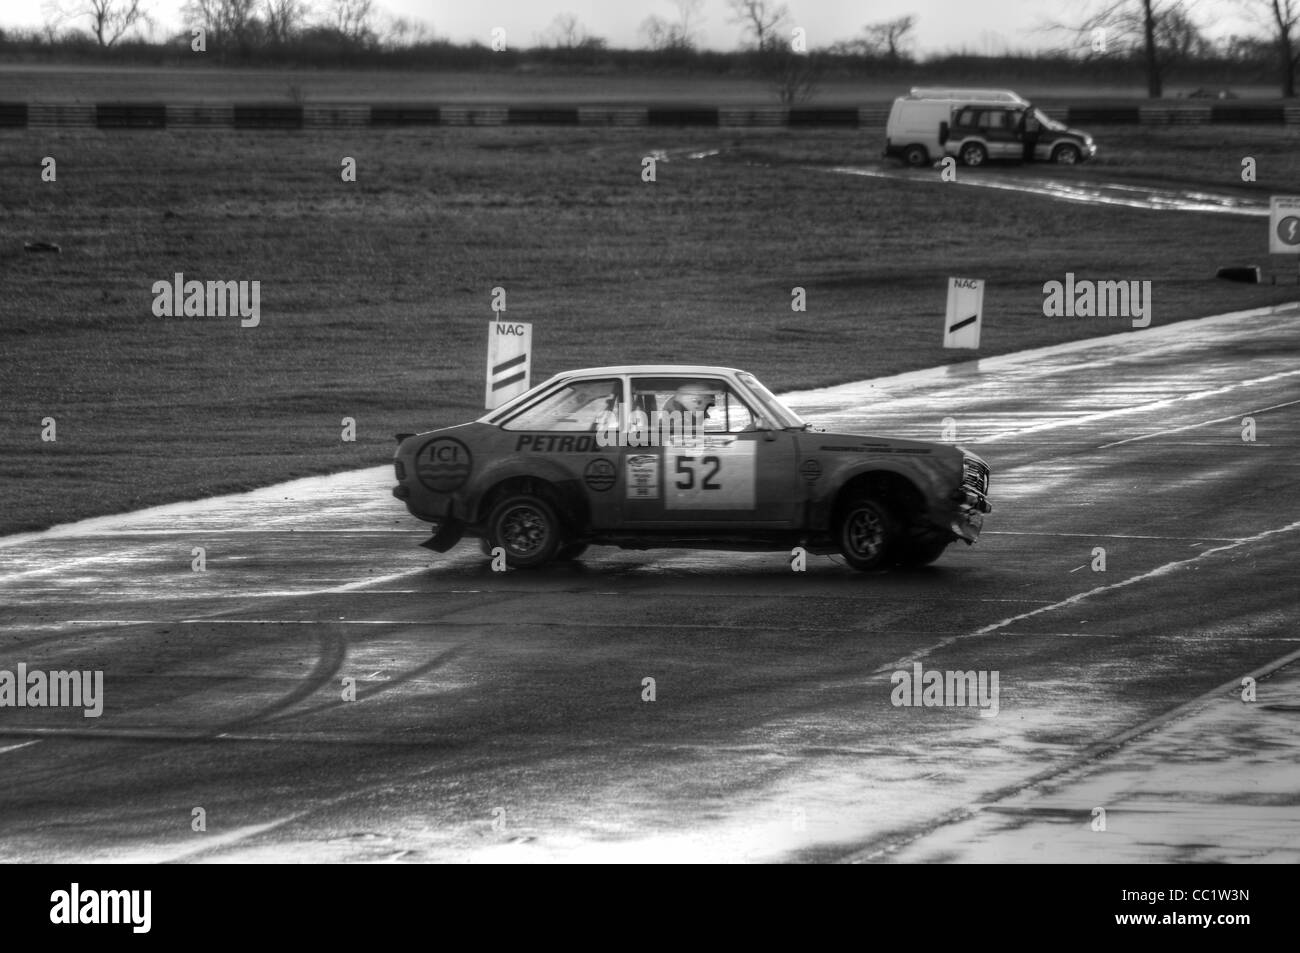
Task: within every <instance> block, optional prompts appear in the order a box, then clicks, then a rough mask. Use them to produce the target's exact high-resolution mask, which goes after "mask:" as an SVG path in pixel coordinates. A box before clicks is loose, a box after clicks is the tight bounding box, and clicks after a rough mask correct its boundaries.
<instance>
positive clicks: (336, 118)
mask: <svg viewBox="0 0 1300 953" xmlns="http://www.w3.org/2000/svg"><path fill="white" fill-rule="evenodd" d="M889 111H890V107H889V106H888V105H887V104H873V105H869V106H856V107H855V106H806V105H801V106H792V107H785V106H723V107H712V106H674V105H650V106H635V105H590V106H562V105H528V106H502V105H493V104H475V105H464V104H462V105H451V106H440V105H432V104H429V103H393V104H378V105H364V104H350V103H309V104H303V105H297V104H294V103H252V104H249V103H236V104H220V105H209V104H207V103H197V104H186V105H164V104H162V103H97V104H90V103H12V102H10V103H0V129H6V128H8V129H21V128H25V127H32V128H47V127H51V126H69V127H71V126H94V127H98V128H100V129H105V130H112V129H164V128H166V129H189V128H224V129H231V128H234V129H245V130H249V129H266V130H295V129H335V128H339V129H345V128H361V127H363V126H373V127H377V128H398V127H407V126H505V125H511V126H620V127H632V126H700V127H718V126H722V127H728V128H743V127H769V128H770V127H789V128H795V129H808V128H843V129H853V128H869V127H883V126H884V125H885V123H886V121H887V120H888V118H889ZM1044 111H1045V112H1046V113H1047V114H1048V115H1049V116H1051V117H1052V118H1053V119H1060V120H1063V121H1065V122H1066V123H1068V124H1070V125H1077V126H1082V127H1084V128H1088V127H1089V126H1105V125H1115V124H1128V125H1139V124H1140V125H1144V126H1167V125H1187V126H1199V125H1209V124H1211V123H1215V124H1227V123H1250V124H1261V125H1287V126H1297V125H1300V105H1281V104H1276V103H1261V102H1247V103H1240V102H1215V103H1192V102H1188V101H1185V100H1184V101H1176V102H1175V101H1170V102H1158V103H1151V104H1149V105H1137V106H1134V105H1116V106H1109V105H1105V104H1097V105H1086V106H1070V107H1068V108H1067V107H1063V106H1053V107H1050V108H1048V109H1045V110H1044Z"/></svg>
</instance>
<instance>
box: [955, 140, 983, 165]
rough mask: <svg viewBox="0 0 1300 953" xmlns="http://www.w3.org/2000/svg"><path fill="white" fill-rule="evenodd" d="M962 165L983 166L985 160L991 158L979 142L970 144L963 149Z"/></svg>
mask: <svg viewBox="0 0 1300 953" xmlns="http://www.w3.org/2000/svg"><path fill="white" fill-rule="evenodd" d="M960 155H961V164H962V165H983V164H984V160H985V159H987V158H988V157H989V154H988V150H987V149H985V148H984V147H983V146H982V145H980V144H979V143H978V142H968V143H966V144H965V145H964V146H962V147H961V153H960Z"/></svg>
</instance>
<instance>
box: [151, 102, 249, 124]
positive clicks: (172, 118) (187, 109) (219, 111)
mask: <svg viewBox="0 0 1300 953" xmlns="http://www.w3.org/2000/svg"><path fill="white" fill-rule="evenodd" d="M234 125H235V107H234V106H229V105H227V106H207V105H197V106H168V107H167V126H168V128H181V129H191V128H210V127H214V126H215V127H218V128H224V129H230V128H232V127H233V126H234Z"/></svg>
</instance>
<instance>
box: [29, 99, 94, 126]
mask: <svg viewBox="0 0 1300 953" xmlns="http://www.w3.org/2000/svg"><path fill="white" fill-rule="evenodd" d="M94 124H95V107H94V106H92V105H91V104H90V103H32V104H31V105H30V106H28V107H27V125H28V126H32V127H35V128H38V129H39V128H44V127H47V126H93V125H94Z"/></svg>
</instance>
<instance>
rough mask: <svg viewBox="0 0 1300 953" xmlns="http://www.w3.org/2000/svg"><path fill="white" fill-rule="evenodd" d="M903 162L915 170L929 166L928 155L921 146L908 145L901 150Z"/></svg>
mask: <svg viewBox="0 0 1300 953" xmlns="http://www.w3.org/2000/svg"><path fill="white" fill-rule="evenodd" d="M903 161H904V162H906V163H907V164H908V165H910V166H912V167H914V168H917V167H920V166H923V165H929V164H930V153H929V152H928V151H927V150H926V148H925V146H922V145H910V146H908V147H907V148H906V149H904V150H903Z"/></svg>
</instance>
